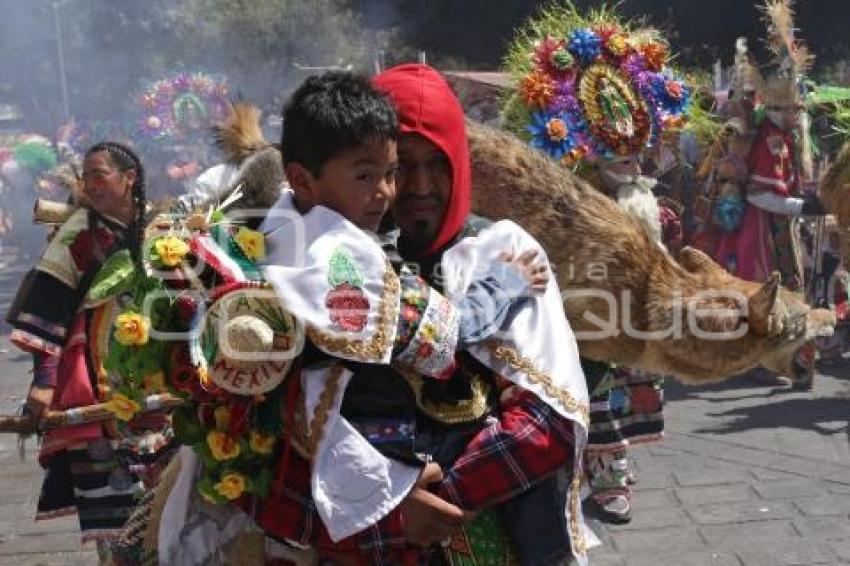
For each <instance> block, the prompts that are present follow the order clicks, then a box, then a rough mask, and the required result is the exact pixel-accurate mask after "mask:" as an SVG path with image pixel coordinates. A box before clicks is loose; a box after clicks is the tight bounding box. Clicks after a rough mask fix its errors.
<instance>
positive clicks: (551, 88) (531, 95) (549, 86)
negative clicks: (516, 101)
mask: <svg viewBox="0 0 850 566" xmlns="http://www.w3.org/2000/svg"><path fill="white" fill-rule="evenodd" d="M519 94H520V96H521V97H522V99H523V101H525V103H526V104H527V105H528V106H538V107H540V108H546V106H548V105H549V101H551V100H552V97H553V96H554V95H555V82H554V81H553V80H552V78H551V77H550V76H549V75H547V74H546V73H542V72H540V71H532V72H531V73H529V74H527V75H526V76H525V77H523V79H522V81H520V84H519Z"/></svg>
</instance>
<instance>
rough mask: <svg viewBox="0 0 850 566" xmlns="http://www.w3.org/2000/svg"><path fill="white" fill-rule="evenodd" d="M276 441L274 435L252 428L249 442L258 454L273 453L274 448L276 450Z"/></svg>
mask: <svg viewBox="0 0 850 566" xmlns="http://www.w3.org/2000/svg"><path fill="white" fill-rule="evenodd" d="M275 442H276V439H275V437H274V436H271V435H266V434H262V433H260V432H257V431H256V430H252V431H251V435H250V438H249V442H248V444H249V445H250V446H251V450H253V451H254V452H256V453H257V454H271V453H272V450H274V445H275Z"/></svg>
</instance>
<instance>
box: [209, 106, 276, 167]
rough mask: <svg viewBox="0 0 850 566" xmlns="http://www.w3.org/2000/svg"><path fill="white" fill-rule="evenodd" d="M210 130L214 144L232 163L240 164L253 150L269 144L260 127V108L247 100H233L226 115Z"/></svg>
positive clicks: (263, 147)
mask: <svg viewBox="0 0 850 566" xmlns="http://www.w3.org/2000/svg"><path fill="white" fill-rule="evenodd" d="M212 130H213V138H214V140H215V144H216V146H217V147H218V148H219V149H220V150H221V151H222V152H223V153H224V155H225V157H226V161H227V162H228V163H232V164H233V165H240V164H242V162H243V161H245V159H246V158H247V157H248V156H249V155H251V154H252V153H254V152H255V151H259V150H262V149H265V148H267V147H270V146H271V144H270V143H269V142H268V141H267V140H266V138H265V137H264V136H263V130H262V128H260V110H259V109H258V108H257V107H256V106H254V105H252V104H249V103H247V102H234V103H233V104H232V105H231V107H230V113H229V114H228V116H227V117H226V118H225V119H224V121H223V122H222V123H220V124H217V125H215V126H213V128H212Z"/></svg>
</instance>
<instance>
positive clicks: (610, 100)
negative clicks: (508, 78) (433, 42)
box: [506, 2, 690, 164]
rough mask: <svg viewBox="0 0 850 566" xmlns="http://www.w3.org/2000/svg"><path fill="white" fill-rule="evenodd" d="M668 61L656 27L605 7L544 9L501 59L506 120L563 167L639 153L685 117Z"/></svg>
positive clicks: (682, 87) (684, 96) (683, 92)
mask: <svg viewBox="0 0 850 566" xmlns="http://www.w3.org/2000/svg"><path fill="white" fill-rule="evenodd" d="M669 59H670V52H669V48H668V46H667V44H666V43H665V42H664V41H663V39H662V38H661V37H660V35H659V34H658V33H657V32H654V31H652V30H631V29H629V27H628V26H627V25H625V24H622V23H620V22H619V21H618V20H617V18H616V17H615V16H614V14H613V13H611V12H610V11H608V10H605V9H602V10H599V11H596V12H593V13H591V14H590V15H589V16H587V17H583V16H581V15H580V14H579V13H578V12H577V10H576V9H575V7H574V6H573V5H572V4H571V3H569V2H567V3H565V4H564V5H563V6H561V5H558V6H555V7H553V8H549V9H547V10H544V11H543V12H542V13H541V15H540V16H539V17H537V18H535V19H532V20H531V21H529V22H528V23H527V24H526V25H525V26H524V28H522V29H521V30H520V31H519V33H518V35H517V38H516V39H515V40H514V43H513V45H512V47H511V51H510V53H509V55H508V57H507V60H506V66H507V67H508V70H509V72H510V73H511V74H512V75H513V77H514V80H515V81H516V84H517V92H516V94H515V95H514V96H513V97H512V99H511V100H510V101H509V103H508V108H506V124H507V126H508V128H510V129H513V130H514V131H515V133H517V134H519V135H520V136H522V137H523V138H525V139H528V140H529V141H530V143H531V144H532V145H533V146H535V147H537V148H539V149H541V150H543V151H545V152H547V153H548V154H549V155H551V156H552V157H553V158H555V159H558V160H561V161H563V162H564V163H565V164H572V163H575V162H576V161H577V160H579V159H583V158H586V157H590V158H602V159H613V158H616V157H618V156H627V155H633V154H636V153H639V152H640V151H642V150H643V149H644V148H646V147H648V146H652V145H654V144H656V143H657V142H658V140H659V138H660V136H661V134H662V133H663V132H664V131H665V130H666V129H668V128H671V127H677V126H680V125H682V124H683V122H684V119H685V111H686V109H687V107H688V103H689V100H690V89H689V88H688V86H687V85H686V84H685V82H684V81H683V80H682V79H681V78H680V77H678V76H677V75H676V74H675V73H674V72H673V71H672V70H671V69H670V68H669V67H668V63H669ZM517 105H519V108H517ZM512 106H513V107H512ZM512 118H513V119H512ZM517 118H519V119H517Z"/></svg>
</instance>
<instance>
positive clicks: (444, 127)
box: [373, 64, 575, 565]
mask: <svg viewBox="0 0 850 566" xmlns="http://www.w3.org/2000/svg"><path fill="white" fill-rule="evenodd" d="M373 84H374V85H375V86H376V87H377V88H378V89H379V90H381V91H383V92H385V93H386V94H387V95H389V96H390V98H391V99H392V100H393V102H394V103H395V106H396V110H397V113H398V119H399V124H400V130H401V136H400V138H399V141H398V157H399V170H398V174H397V177H396V191H397V192H396V199H395V201H394V203H393V204H392V205H391V212H392V215H393V217H394V220H395V223H396V225H397V226H398V228H399V231H400V234H399V239H398V251H399V252H400V255H401V257H402V258H403V259H404V260H405V262H406V263H407V264H408V265H411V264H415V265H414V266H413V270H414V271H415V272H418V273H419V274H420V276H421V277H423V278H424V279H425V280H426V281H428V282H429V284H430V285H432V286H435V287H436V288H438V289H441V286H442V285H441V284H442V280H441V279H442V278H441V277H440V273H439V265H440V262H441V259H442V256H443V253H444V252H445V251H446V250H447V249H448V248H450V247H452V246H453V245H454V244H456V243H457V242H458V241H460V240H461V239H462V238H464V237H466V236H471V235H475V234H477V233H478V232H479V231H480V230H482V229H485V228H486V227H487V226H488V225H489V222H488V221H487V220H485V219H483V218H480V217H476V216H474V215H471V214H470V205H471V185H472V179H471V167H470V161H469V148H468V145H467V138H466V127H465V118H464V114H463V110H462V108H461V106H460V103H459V101H458V99H457V97H456V96H455V95H454V93H453V92H452V90H451V88H450V87H449V85H448V83H447V82H446V81H445V79H444V78H443V77H442V75H440V74H439V73H438V72H437V71H435V70H434V69H433V68H431V67H428V66H427V65H423V64H406V65H400V66H397V67H394V68H392V69H389V70H387V71H385V72H383V73H381V74H379V75H377V76H376V77H375V78H374V79H373ZM496 379H498V377H497V378H496ZM428 393H429V394H430V395H432V396H436V397H437V400H438V401H440V402H446V400H447V399H449V398H451V397H452V394H454V393H456V392H451V393H449V392H445V391H443V392H441V391H439V390H437V388H432V390H431V391H429V392H428ZM443 394H445V395H444V396H443V397H441V395H443ZM518 397H519V399H520V401H518V402H513V403H511V404H510V405H509V406H508V405H502V406H501V407H500V408H499V409H497V410H495V411H494V413H493V415H494V416H495V417H496V418H493V419H491V420H490V421H489V422H488V424H487V426H483V425H477V426H478V428H479V429H480V430H479V432H477V433H474V432H472V433H471V434H467V436H465V437H462V438H465V439H466V440H465V441H462V442H463V446H461V451H460V455H459V456H456V457H455V458H454V459H451V458H449V461H448V462H447V461H446V458H445V457H443V458H442V461H441V458H440V453H441V452H445V450H443V449H442V446H439V447H438V449H437V452H436V454H437V455H436V456H435V460H436V461H437V462H438V463H439V464H440V465H441V466H442V467H443V470H444V472H445V477H444V479H443V480H442V481H441V482H440V483H439V484H438V487H437V488H436V492H437V494H438V495H440V496H441V497H443V498H444V499H446V500H447V501H449V502H451V503H453V504H455V505H457V506H458V507H460V508H463V509H467V510H471V511H479V510H482V509H488V508H494V507H495V508H496V509H497V510H498V513H499V515H500V516H501V517H502V522H503V524H504V525H505V527H506V530H507V533H508V536H509V538H510V539H511V541H512V543H513V547H514V550H515V551H516V552H517V554H518V556H519V558H520V563H522V564H524V565H536V564H547V565H550V564H552V565H554V564H567V563H569V561H570V560H571V558H570V552H571V551H570V538H569V533H568V527H567V525H566V521H565V520H564V502H565V501H566V490H565V489H564V486H565V485H567V484H569V482H568V481H563V480H564V479H565V477H564V476H565V475H566V474H568V472H567V470H569V469H571V468H570V464H571V463H572V459H573V451H574V446H575V444H574V443H575V435H574V432H573V423H572V422H571V421H569V420H567V419H565V418H563V417H561V416H560V415H558V414H557V413H556V412H555V411H553V410H552V409H551V407H549V406H548V405H546V404H545V403H544V402H542V401H541V400H540V399H539V398H538V397H536V396H535V395H534V394H532V393H531V392H530V391H525V390H523V391H521V393H520V394H519V396H518ZM419 426H420V425H419V424H418V423H417V427H419ZM430 426H431V427H436V430H433V428H432V430H423V432H424V434H426V435H431V436H432V437H434V438H441V439H442V440H440V442H439V443H438V444H442V445H445V444H447V443H450V442H452V440H451V439H452V432H450V429H451V427H445V426H444V427H443V428H445V429H447V430H449V432H446V431H444V430H441V429H440V427H441V426H442V425H439V424H437V425H434V424H433V423H432V424H431V425H430ZM422 428H423V429H426V428H427V427H426V426H425V425H423V426H422ZM532 429H533V432H531V430H532ZM474 430H475V429H473V431H474ZM457 441H458V440H454V442H457ZM455 454H457V452H455Z"/></svg>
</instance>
